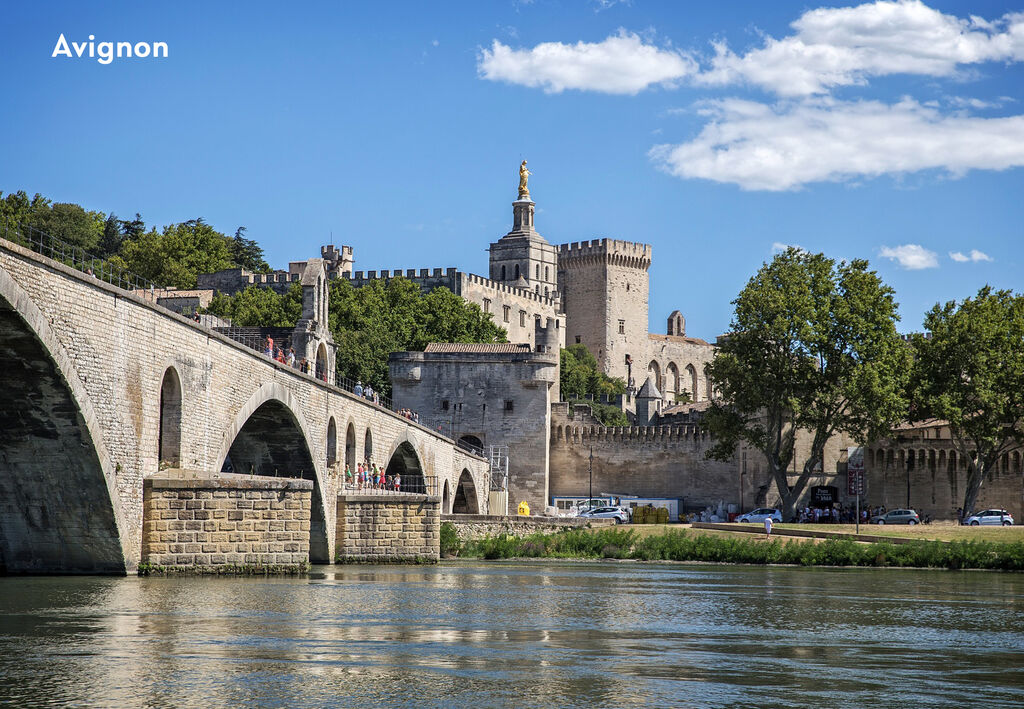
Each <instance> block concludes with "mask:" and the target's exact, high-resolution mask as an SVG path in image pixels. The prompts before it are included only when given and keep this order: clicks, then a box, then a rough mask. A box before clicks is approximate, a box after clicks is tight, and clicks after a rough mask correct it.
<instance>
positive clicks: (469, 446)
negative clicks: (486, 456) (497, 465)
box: [458, 433, 484, 453]
mask: <svg viewBox="0 0 1024 709" xmlns="http://www.w3.org/2000/svg"><path fill="white" fill-rule="evenodd" d="M458 446H459V447H460V448H465V449H466V450H468V451H472V452H473V453H482V451H483V449H484V442H483V441H481V440H480V438H479V437H478V436H474V435H472V434H470V433H467V434H466V435H464V436H459V440H458Z"/></svg>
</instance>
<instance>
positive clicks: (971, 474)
mask: <svg viewBox="0 0 1024 709" xmlns="http://www.w3.org/2000/svg"><path fill="white" fill-rule="evenodd" d="M924 326H925V330H926V331H927V332H928V333H929V337H923V336H921V335H917V336H915V337H914V338H913V347H914V354H915V359H914V367H913V377H912V381H913V385H912V402H913V405H912V408H911V411H912V414H913V417H914V419H916V420H923V419H927V418H938V419H945V420H946V421H948V422H949V429H950V434H951V436H952V441H953V445H954V446H955V447H956V449H957V452H958V453H959V455H960V458H961V460H965V461H967V488H966V490H965V491H964V502H963V510H964V513H965V516H966V514H967V513H968V512H973V511H974V507H975V503H976V502H977V499H978V492H979V491H980V490H981V486H982V482H983V481H984V479H985V476H986V475H987V474H988V473H989V472H991V471H992V470H993V469H994V467H995V466H996V464H997V463H998V462H999V459H1000V458H1001V457H1002V456H1003V455H1004V454H1005V453H1007V452H1008V451H1009V450H1011V449H1012V448H1014V447H1016V446H1018V445H1020V444H1021V443H1024V433H1022V431H1021V424H1022V419H1024V296H1020V295H1014V294H1013V293H1012V292H1010V291H1006V290H1001V291H993V290H992V288H990V287H989V286H985V287H984V288H982V289H981V290H980V291H978V294H977V295H976V296H975V297H974V298H967V299H965V300H964V301H963V302H961V303H960V304H959V305H958V304H957V303H956V302H955V301H950V302H948V303H946V304H945V305H941V306H940V305H938V304H936V305H935V307H934V308H932V309H931V310H930V311H928V313H927V314H926V315H925V320H924Z"/></svg>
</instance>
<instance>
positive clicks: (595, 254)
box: [558, 239, 652, 269]
mask: <svg viewBox="0 0 1024 709" xmlns="http://www.w3.org/2000/svg"><path fill="white" fill-rule="evenodd" d="M651 258H652V250H651V245H650V244H641V243H637V242H634V241H622V240H620V239H592V240H590V241H574V242H572V243H569V244H560V245H559V246H558V264H559V266H568V267H572V266H576V265H586V264H588V263H597V262H604V263H613V264H616V265H620V266H631V267H633V268H643V269H647V268H648V267H649V266H650V265H651Z"/></svg>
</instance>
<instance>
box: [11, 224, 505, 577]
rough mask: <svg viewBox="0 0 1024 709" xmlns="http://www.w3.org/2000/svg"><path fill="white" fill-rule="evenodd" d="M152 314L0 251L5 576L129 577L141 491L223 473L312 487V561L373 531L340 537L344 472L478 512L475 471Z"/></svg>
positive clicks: (151, 305)
mask: <svg viewBox="0 0 1024 709" xmlns="http://www.w3.org/2000/svg"><path fill="white" fill-rule="evenodd" d="M154 301H155V298H153V297H152V295H151V294H148V293H147V294H142V293H132V292H129V291H125V290H122V289H120V288H117V287H114V286H111V285H109V284H107V283H105V282H102V281H100V280H98V279H96V278H94V277H92V276H90V275H86V274H84V273H82V272H80V271H77V270H75V269H73V268H70V267H67V266H65V265H63V264H61V263H58V262H56V261H53V260H51V259H48V258H45V257H43V256H40V255H39V254H37V253H35V252H33V251H30V250H28V249H25V248H22V247H21V246H18V245H16V244H14V243H12V242H9V241H6V240H2V239H0V571H2V572H7V573H128V572H132V571H134V570H135V569H137V568H138V565H139V563H140V562H142V561H145V559H144V558H143V537H144V522H147V520H145V519H144V508H145V505H144V487H145V484H144V481H146V480H147V479H158V478H162V477H163V478H165V477H167V476H168V474H169V473H171V472H173V471H180V470H182V469H185V470H188V471H190V473H189V474H190V475H191V476H192V477H198V478H200V479H201V478H204V477H208V478H211V479H214V478H217V477H219V476H220V473H221V471H222V470H224V468H225V462H226V461H230V467H231V469H232V471H233V472H234V473H235V475H236V476H237V475H238V474H244V475H246V476H248V477H250V478H253V479H259V478H261V477H263V476H269V477H279V478H292V479H304V480H307V481H309V482H310V483H312V490H311V492H310V499H311V504H310V507H311V509H310V516H309V522H308V526H309V541H308V548H309V559H310V560H311V561H312V562H313V563H318V562H319V563H323V562H330V561H332V560H334V559H335V558H336V546H337V544H338V543H339V542H338V540H337V539H336V535H337V534H338V532H337V530H339V529H340V530H346V529H352V528H354V527H358V532H354V533H359V534H364V533H365V534H368V535H369V536H370V538H371V539H372V538H373V536H374V535H375V534H377V531H376V530H375V529H374V525H373V522H372V520H373V518H374V516H373V515H369V516H367V519H368V520H369V521H368V522H366V523H365V524H361V525H355V526H354V525H351V524H348V525H346V523H345V520H342V523H341V524H339V520H338V519H337V514H338V509H339V504H338V499H339V495H341V497H342V498H343V499H344V497H345V495H346V492H348V493H351V491H346V490H345V486H344V480H343V479H342V478H343V475H342V472H343V470H344V466H345V464H346V463H348V464H349V465H351V466H352V468H353V469H355V465H356V462H357V461H363V460H371V461H373V462H375V463H377V465H378V466H380V467H387V468H388V470H389V472H399V473H400V474H401V476H402V482H403V488H407V489H408V488H409V485H410V484H413V485H415V484H416V483H417V482H420V483H425V484H426V485H427V487H426V488H425V489H426V490H427V494H424V495H422V496H421V497H422V498H423V500H424V503H425V504H427V506H428V507H431V506H432V508H433V509H438V507H439V505H438V500H439V491H440V490H442V489H448V490H453V491H454V490H457V489H460V490H461V491H462V494H463V495H471V496H473V497H474V498H475V500H476V505H475V508H476V509H477V510H480V511H481V512H483V511H486V505H487V489H488V468H487V461H486V460H484V459H483V458H480V457H478V456H475V455H473V454H471V453H469V452H467V451H465V450H463V449H461V448H458V447H456V446H455V445H454V443H453V442H452V441H451V440H450V439H448V438H445V437H444V436H441V435H439V434H438V433H436V432H433V431H431V430H429V429H427V428H425V427H422V426H420V425H418V424H415V423H413V422H411V421H409V420H408V419H406V418H404V417H401V416H398V415H397V414H395V413H393V412H390V411H388V410H386V409H384V408H382V407H380V406H377V405H374V404H373V403H371V402H369V401H367V400H365V399H362V398H360V397H356V396H355V395H353V394H351V393H349V392H347V391H343V390H342V389H339V388H337V387H334V386H331V385H328V384H326V383H324V382H322V381H319V380H317V379H316V378H314V377H312V376H310V375H306V374H303V373H301V372H300V371H298V370H297V369H293V368H291V367H288V366H287V365H285V364H282V363H279V362H276V361H274V360H272V359H270V358H269V357H266V356H263V355H262V354H259V353H257V352H255V351H253V350H251V349H249V348H247V347H245V346H244V345H242V344H240V343H238V342H235V341H233V340H231V339H229V338H227V337H226V336H223V335H221V334H219V333H216V332H214V331H212V330H210V329H208V328H204V327H202V326H201V325H200V324H198V323H196V322H193V321H191V320H189V319H186V318H184V317H182V316H179V315H177V314H175V313H172V312H170V311H168V310H165V309H164V308H162V307H160V306H157V305H156V304H155V302H154ZM179 475H180V473H179ZM149 487H150V489H153V484H152V483H151V484H150V486H149ZM157 487H158V488H159V485H158V486H157ZM165 487H166V485H165ZM212 487H213V488H216V489H222V488H223V487H224V484H223V483H222V484H220V486H219V487H218V485H213V486H212ZM270 487H273V486H270ZM160 489H163V488H160ZM227 494H229V493H227V492H225V495H227ZM268 494H269V493H268ZM401 497H402V498H403V500H402V501H401V504H402V505H405V506H408V505H409V504H410V500H409V499H407V498H409V497H411V496H409V495H402V496H401ZM211 499H212V498H211ZM381 499H382V503H381V504H383V505H386V504H387V503H386V496H383V495H382V496H381ZM364 504H365V503H364ZM342 508H343V509H344V506H342ZM164 511H165V512H168V510H164ZM403 514H404V513H403ZM201 516H205V515H201ZM148 521H149V522H152V523H153V525H151V528H149V529H147V532H146V533H147V534H149V533H150V532H156V531H162V530H159V529H158V527H157V523H158V522H161V521H162V520H158V519H152V520H148ZM171 521H181V520H168V524H170V522H171ZM195 521H196V522H199V521H201V520H199V519H196V520H195ZM202 521H203V522H204V524H203V525H201V526H204V527H205V526H207V525H206V523H207V522H213V521H214V520H212V519H207V520H202ZM168 531H169V532H170V531H175V532H182V531H186V530H184V529H172V530H168ZM386 531H387V536H388V545H389V547H388V548H389V550H390V551H389V554H388V555H389V556H390V557H401V549H400V548H396V547H395V544H396V542H395V538H399V539H400V538H401V535H395V534H393V532H394V531H395V526H394V525H393V524H392V525H391V526H389V527H388V530H386ZM430 533H431V535H433V531H431V532H430ZM381 535H382V536H384V535H385V532H384V531H381ZM363 538H364V539H365V537H363ZM148 539H149V541H150V542H154V543H159V542H160V539H159V537H152V536H150V537H148ZM222 539H223V540H224V542H223V543H230V541H227V540H229V539H230V535H228V537H225V538H222ZM185 543H187V542H185ZM341 543H342V545H343V546H346V542H345V540H342V541H341ZM346 548H347V546H346ZM289 549H290V550H292V551H294V549H293V547H289ZM164 551H165V552H167V553H173V550H164ZM250 551H251V549H250ZM411 555H412V556H420V557H422V556H423V554H422V549H417V550H416V551H415V552H413V553H412V554H411ZM342 556H344V557H350V556H351V555H350V554H342ZM163 558H171V557H163ZM250 561H251V558H250V560H247V563H250Z"/></svg>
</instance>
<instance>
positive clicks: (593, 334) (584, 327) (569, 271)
mask: <svg viewBox="0 0 1024 709" xmlns="http://www.w3.org/2000/svg"><path fill="white" fill-rule="evenodd" d="M650 267H651V246H650V244H637V243H633V242H630V241H619V240H617V239H594V240H592V241H582V242H578V243H577V242H574V243H571V244H562V245H561V246H559V247H558V283H559V286H560V292H561V295H562V307H563V309H564V311H565V314H566V319H565V343H566V346H569V345H573V344H575V343H581V344H584V345H586V346H587V349H588V350H590V352H591V354H593V355H594V357H596V358H597V362H598V364H599V365H600V366H601V369H602V370H603V371H604V372H605V374H608V375H609V376H613V377H620V378H621V379H623V380H624V381H626V383H627V384H629V383H630V378H631V377H632V378H633V379H634V382H633V383H632V384H633V386H634V387H635V386H636V384H637V382H643V380H644V378H645V377H646V376H647V374H646V372H647V362H646V361H645V359H646V357H647V299H648V295H649V292H650V277H649V274H648V269H649V268H650Z"/></svg>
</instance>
